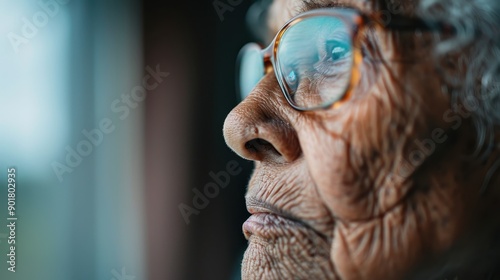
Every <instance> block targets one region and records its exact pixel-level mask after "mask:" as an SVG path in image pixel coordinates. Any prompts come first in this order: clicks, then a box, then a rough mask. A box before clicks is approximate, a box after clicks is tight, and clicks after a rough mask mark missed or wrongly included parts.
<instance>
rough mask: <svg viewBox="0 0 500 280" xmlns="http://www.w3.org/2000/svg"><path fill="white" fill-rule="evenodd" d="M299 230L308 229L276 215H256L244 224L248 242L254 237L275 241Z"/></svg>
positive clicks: (296, 222) (297, 222) (299, 223)
mask: <svg viewBox="0 0 500 280" xmlns="http://www.w3.org/2000/svg"><path fill="white" fill-rule="evenodd" d="M297 229H306V226H305V225H304V224H302V223H301V222H299V221H295V220H292V219H289V218H285V217H283V216H280V215H277V214H274V213H263V212H261V213H255V214H253V215H252V216H250V218H248V219H247V220H246V222H245V223H244V224H243V233H244V235H245V238H246V239H247V240H249V239H250V237H251V236H252V235H257V236H259V237H261V238H265V239H274V238H278V237H282V236H287V235H292V234H293V232H296V231H297Z"/></svg>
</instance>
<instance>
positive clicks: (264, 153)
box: [224, 75, 301, 163]
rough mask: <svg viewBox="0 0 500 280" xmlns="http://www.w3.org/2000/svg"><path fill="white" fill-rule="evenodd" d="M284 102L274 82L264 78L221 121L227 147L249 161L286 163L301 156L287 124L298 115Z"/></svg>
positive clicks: (297, 140) (271, 78)
mask: <svg viewBox="0 0 500 280" xmlns="http://www.w3.org/2000/svg"><path fill="white" fill-rule="evenodd" d="M298 114H299V113H298V112H297V111H295V110H293V109H292V108H291V107H290V106H289V104H288V103H287V102H286V100H285V99H284V96H283V94H282V93H281V90H280V89H279V86H278V84H277V81H276V79H275V78H274V76H272V75H267V76H266V77H264V78H263V80H261V82H260V83H259V84H258V85H257V87H256V88H255V89H254V90H253V91H252V93H251V94H250V95H249V96H248V97H247V98H246V99H245V100H243V101H242V102H241V103H240V104H239V105H238V106H237V107H236V108H234V109H233V110H232V111H231V112H230V113H229V115H228V116H227V118H226V120H225V122H224V138H225V140H226V143H227V145H228V146H229V147H230V148H231V149H232V150H233V151H234V152H236V153H237V154H238V155H240V156H241V157H243V158H245V159H248V160H253V161H268V162H272V163H287V162H292V161H294V160H295V159H297V158H298V157H299V156H300V154H301V149H300V144H299V139H298V137H297V133H296V131H295V128H294V126H293V125H292V124H291V123H292V122H293V121H294V120H295V119H296V118H297V116H298Z"/></svg>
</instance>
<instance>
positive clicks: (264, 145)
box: [245, 138, 282, 160]
mask: <svg viewBox="0 0 500 280" xmlns="http://www.w3.org/2000/svg"><path fill="white" fill-rule="evenodd" d="M245 149H246V150H247V151H248V152H250V153H252V154H254V155H255V156H256V157H257V158H258V160H263V159H264V158H266V157H273V158H275V157H281V156H282V155H281V153H280V152H278V150H276V148H275V147H274V146H273V145H272V144H271V143H269V142H268V141H266V140H264V139H260V138H257V139H253V140H250V141H248V142H246V143H245Z"/></svg>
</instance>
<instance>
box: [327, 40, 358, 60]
mask: <svg viewBox="0 0 500 280" xmlns="http://www.w3.org/2000/svg"><path fill="white" fill-rule="evenodd" d="M326 53H327V59H330V60H331V61H332V62H336V61H340V60H343V59H346V58H350V57H351V55H352V54H351V46H350V44H347V43H345V42H342V41H336V40H334V41H328V42H326Z"/></svg>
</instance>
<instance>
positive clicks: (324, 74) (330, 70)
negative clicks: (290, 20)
mask: <svg viewBox="0 0 500 280" xmlns="http://www.w3.org/2000/svg"><path fill="white" fill-rule="evenodd" d="M350 33H351V32H350V29H349V28H348V27H347V25H346V24H345V23H344V22H343V21H342V20H341V19H339V18H336V17H331V16H319V17H312V18H306V19H303V20H301V21H300V22H298V23H296V24H295V25H292V26H291V27H290V28H289V29H288V30H287V31H286V32H285V33H284V34H283V36H282V38H281V41H280V43H279V48H278V53H277V57H276V59H277V68H278V71H279V74H278V78H279V79H280V80H281V82H282V83H283V84H284V87H285V91H286V94H287V95H288V97H289V98H290V100H291V101H292V102H293V104H294V105H296V106H298V107H300V108H304V109H306V108H307V109H310V108H316V107H322V106H327V105H330V104H333V103H334V102H336V101H338V100H340V99H342V97H343V96H344V94H345V91H346V89H347V86H348V85H349V82H350V79H351V71H352V64H353V52H352V40H351V34H350Z"/></svg>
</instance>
